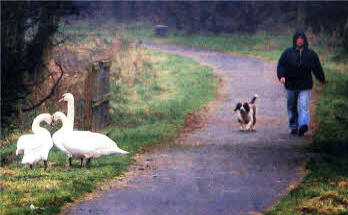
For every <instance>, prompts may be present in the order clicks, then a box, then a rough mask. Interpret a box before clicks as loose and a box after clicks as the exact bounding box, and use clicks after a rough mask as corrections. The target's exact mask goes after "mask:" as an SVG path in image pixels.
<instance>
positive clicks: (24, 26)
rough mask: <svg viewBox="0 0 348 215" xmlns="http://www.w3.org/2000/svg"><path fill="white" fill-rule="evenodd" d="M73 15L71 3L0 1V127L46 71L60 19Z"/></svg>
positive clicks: (14, 114)
mask: <svg viewBox="0 0 348 215" xmlns="http://www.w3.org/2000/svg"><path fill="white" fill-rule="evenodd" d="M73 12H75V10H74V8H73V6H72V4H71V2H68V1H65V2H59V1H55V2H48V1H47V2H32V1H11V2H10V1H4V2H1V125H2V127H3V125H6V124H7V121H8V117H9V116H16V114H18V111H19V108H18V101H19V100H20V99H25V98H26V97H27V96H28V95H29V94H30V93H31V91H30V88H31V86H32V85H35V84H37V83H38V82H39V80H40V77H41V76H42V74H43V73H44V72H45V66H46V65H45V63H46V62H45V61H46V60H47V57H48V56H49V54H50V50H51V48H52V46H54V44H55V42H57V41H53V35H54V34H55V33H56V32H57V29H58V25H59V22H60V18H61V17H62V16H64V15H66V14H71V13H73Z"/></svg>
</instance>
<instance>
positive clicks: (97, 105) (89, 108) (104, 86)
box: [85, 60, 111, 131]
mask: <svg viewBox="0 0 348 215" xmlns="http://www.w3.org/2000/svg"><path fill="white" fill-rule="evenodd" d="M110 67H111V61H110V60H101V61H97V62H94V63H92V64H91V65H90V66H89V69H88V75H87V79H86V85H85V124H87V125H88V127H89V128H90V129H91V130H92V131H99V130H102V129H105V128H106V127H107V126H108V125H109V122H110V116H109V100H110V98H111V92H110V84H109V77H110Z"/></svg>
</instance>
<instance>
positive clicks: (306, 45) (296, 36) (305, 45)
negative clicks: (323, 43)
mask: <svg viewBox="0 0 348 215" xmlns="http://www.w3.org/2000/svg"><path fill="white" fill-rule="evenodd" d="M299 36H301V37H302V38H303V42H304V44H303V47H304V49H307V48H308V41H307V37H306V34H305V33H304V32H303V31H296V33H295V34H294V37H293V40H292V45H293V48H294V49H295V48H296V40H297V38H298V37H299Z"/></svg>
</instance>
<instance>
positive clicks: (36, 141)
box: [16, 113, 53, 169]
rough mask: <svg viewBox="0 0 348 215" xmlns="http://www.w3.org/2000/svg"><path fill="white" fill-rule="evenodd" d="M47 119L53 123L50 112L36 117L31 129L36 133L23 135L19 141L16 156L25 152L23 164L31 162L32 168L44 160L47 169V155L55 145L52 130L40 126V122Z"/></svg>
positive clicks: (49, 122)
mask: <svg viewBox="0 0 348 215" xmlns="http://www.w3.org/2000/svg"><path fill="white" fill-rule="evenodd" d="M42 121H45V122H47V123H48V124H51V122H52V117H51V115H50V114H48V113H43V114H40V115H38V116H37V117H35V119H34V121H33V124H32V126H31V130H32V132H33V133H34V134H26V135H22V136H20V137H19V138H18V141H17V150H16V156H17V155H19V154H24V155H23V159H22V162H21V163H22V164H30V168H31V169H32V168H33V164H35V163H37V162H39V161H41V160H43V161H44V165H45V169H47V157H48V153H49V152H50V150H51V148H52V146H53V140H52V138H51V134H50V132H49V131H48V130H47V129H45V128H42V127H40V122H42Z"/></svg>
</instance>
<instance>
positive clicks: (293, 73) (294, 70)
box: [277, 31, 325, 90]
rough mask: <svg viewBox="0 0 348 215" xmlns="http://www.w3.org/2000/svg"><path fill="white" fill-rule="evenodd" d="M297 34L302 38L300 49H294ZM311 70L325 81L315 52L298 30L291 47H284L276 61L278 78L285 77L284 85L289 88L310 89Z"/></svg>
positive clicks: (303, 34) (321, 80) (311, 83)
mask: <svg viewBox="0 0 348 215" xmlns="http://www.w3.org/2000/svg"><path fill="white" fill-rule="evenodd" d="M299 36H301V37H302V38H303V40H304V48H303V50H302V51H300V50H298V49H296V40H297V38H298V37H299ZM312 72H313V74H314V75H315V77H316V78H317V79H318V80H319V81H320V82H322V83H325V76H324V73H323V69H322V67H321V64H320V61H319V57H318V55H317V53H315V52H314V51H313V50H312V49H309V48H308V42H307V37H306V35H305V33H304V32H302V31H298V32H296V33H295V35H294V37H293V47H291V48H288V49H286V50H285V51H284V52H283V54H282V55H281V57H280V59H279V61H278V66H277V76H278V79H280V78H281V77H285V87H286V88H287V89H289V90H307V89H312V87H313V79H312V74H311V73H312Z"/></svg>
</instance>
